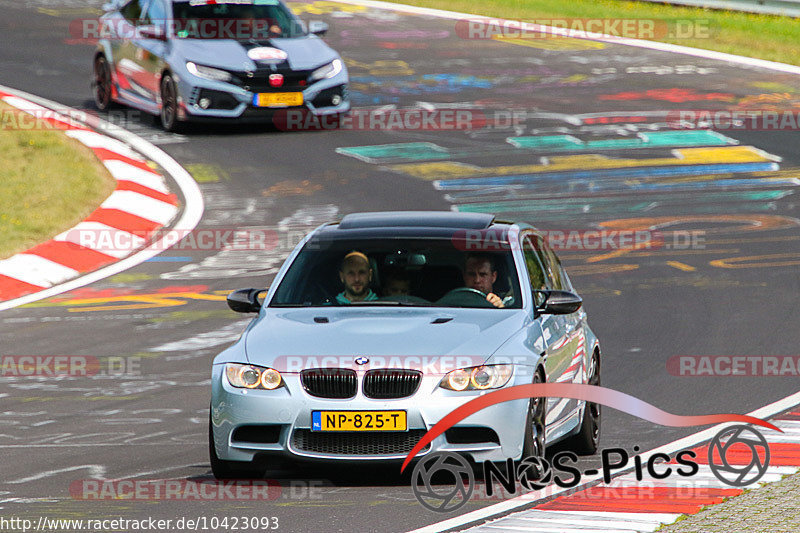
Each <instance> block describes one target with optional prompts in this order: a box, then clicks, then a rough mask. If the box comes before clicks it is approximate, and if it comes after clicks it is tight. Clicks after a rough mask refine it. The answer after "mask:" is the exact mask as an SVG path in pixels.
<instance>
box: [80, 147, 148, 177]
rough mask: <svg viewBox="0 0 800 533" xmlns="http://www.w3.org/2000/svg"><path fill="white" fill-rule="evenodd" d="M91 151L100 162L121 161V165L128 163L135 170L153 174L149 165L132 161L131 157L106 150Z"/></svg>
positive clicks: (137, 160)
mask: <svg viewBox="0 0 800 533" xmlns="http://www.w3.org/2000/svg"><path fill="white" fill-rule="evenodd" d="M92 151H93V152H94V155H96V156H97V158H98V159H100V160H101V161H107V160H111V161H122V162H123V163H128V164H129V165H131V166H134V167H136V168H140V169H142V170H146V171H148V172H155V171H154V170H153V169H152V168H151V167H150V165H148V164H147V163H146V162H145V161H142V160H140V159H133V158H132V157H128V156H126V155H123V154H120V153H119V152H112V151H111V150H108V149H107V148H92Z"/></svg>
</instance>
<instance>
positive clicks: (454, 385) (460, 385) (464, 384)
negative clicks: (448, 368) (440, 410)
mask: <svg viewBox="0 0 800 533" xmlns="http://www.w3.org/2000/svg"><path fill="white" fill-rule="evenodd" d="M513 368H514V366H513V365H485V366H473V367H470V368H459V369H458V370H453V371H452V372H448V373H447V374H446V375H445V376H444V378H442V381H441V383H439V386H440V387H442V388H445V389H448V390H455V391H462V390H488V389H499V388H500V387H502V386H503V385H505V384H506V383H508V380H509V379H511V373H512V371H513Z"/></svg>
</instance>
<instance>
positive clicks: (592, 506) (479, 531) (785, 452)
mask: <svg viewBox="0 0 800 533" xmlns="http://www.w3.org/2000/svg"><path fill="white" fill-rule="evenodd" d="M772 422H773V423H774V424H775V425H776V426H777V427H779V428H781V429H782V430H783V432H784V433H783V434H779V433H775V432H774V431H769V430H764V431H763V433H764V436H765V438H766V439H767V441H768V443H769V449H770V463H769V466H768V467H767V469H766V473H765V474H764V475H763V477H761V478H760V479H759V480H758V481H757V482H756V483H754V484H751V485H749V486H746V487H744V488H746V489H751V490H752V489H758V488H760V487H761V486H763V485H764V484H768V483H773V482H775V481H779V480H780V479H781V477H782V476H784V475H787V474H794V473H795V472H797V471H798V469H800V411H794V412H789V413H787V414H784V415H781V416H778V417H777V418H774V419H772ZM759 429H760V428H759ZM691 449H692V450H693V451H694V452H695V453H696V454H697V455H696V459H695V460H696V461H697V463H698V464H699V466H700V470H699V472H698V473H697V474H695V475H694V476H692V477H689V478H682V477H680V476H676V475H673V476H670V477H668V478H666V479H660V480H656V479H648V478H647V477H646V475H645V478H644V479H643V480H641V481H639V480H637V479H636V476H635V475H634V474H633V473H630V474H625V475H622V476H619V477H616V478H614V479H612V483H611V484H610V485H608V486H606V485H595V486H593V487H589V488H586V489H583V490H581V491H578V492H575V493H573V494H569V495H565V496H561V497H558V498H556V499H554V500H552V501H549V502H547V503H544V504H542V505H538V506H536V507H535V508H533V509H530V510H526V511H521V512H518V513H514V514H512V515H509V516H506V517H504V518H500V519H497V520H493V521H491V522H488V523H486V524H483V525H481V526H478V527H474V528H471V529H468V530H466V531H469V532H470V533H496V532H498V531H523V532H535V533H545V532H563V533H578V532H580V533H600V532H607V531H619V532H626V533H632V532H645V531H648V532H649V531H655V530H656V529H658V528H659V527H661V525H662V524H671V523H673V522H674V521H675V520H677V519H678V517H680V516H682V515H684V514H686V515H691V514H695V513H697V512H698V511H700V510H701V509H702V508H703V507H705V506H708V505H715V504H718V503H721V502H722V501H723V500H724V499H725V498H730V497H733V496H738V495H739V494H741V493H742V492H744V488H738V487H732V486H730V485H728V484H726V483H723V482H722V481H720V480H719V479H717V477H716V476H715V475H714V474H713V473H712V472H711V470H710V468H709V467H708V464H707V463H708V444H705V445H702V446H697V447H693V448H691ZM726 459H727V460H728V462H729V464H731V465H733V466H740V467H746V466H748V465H750V464H751V461H752V454H751V452H750V451H749V450H747V451H746V452H742V453H737V450H735V449H732V450H730V451H729V452H728V453H727V454H726ZM670 464H672V465H674V461H673V462H672V463H665V464H664V465H663V466H660V467H659V469H660V470H664V469H665V468H667V467H668V466H669V465H670Z"/></svg>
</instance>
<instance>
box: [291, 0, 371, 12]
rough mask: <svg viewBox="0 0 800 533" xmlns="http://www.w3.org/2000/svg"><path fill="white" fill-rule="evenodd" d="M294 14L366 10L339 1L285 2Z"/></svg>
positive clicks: (362, 7)
mask: <svg viewBox="0 0 800 533" xmlns="http://www.w3.org/2000/svg"><path fill="white" fill-rule="evenodd" d="M286 5H287V6H289V9H291V10H292V11H293V12H294V13H295V14H296V15H302V14H303V13H308V14H309V15H327V14H329V13H336V12H337V11H344V12H346V13H363V12H364V11H366V10H367V8H366V7H364V6H354V5H349V4H340V3H339V2H324V1H319V2H311V3H306V2H286Z"/></svg>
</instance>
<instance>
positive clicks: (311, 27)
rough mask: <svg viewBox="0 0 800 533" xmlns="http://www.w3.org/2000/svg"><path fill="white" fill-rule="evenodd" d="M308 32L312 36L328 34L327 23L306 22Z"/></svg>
mask: <svg viewBox="0 0 800 533" xmlns="http://www.w3.org/2000/svg"><path fill="white" fill-rule="evenodd" d="M308 31H309V32H310V33H313V34H314V35H320V36H321V35H325V34H326V33H328V23H327V22H323V21H321V20H311V21H309V22H308Z"/></svg>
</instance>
